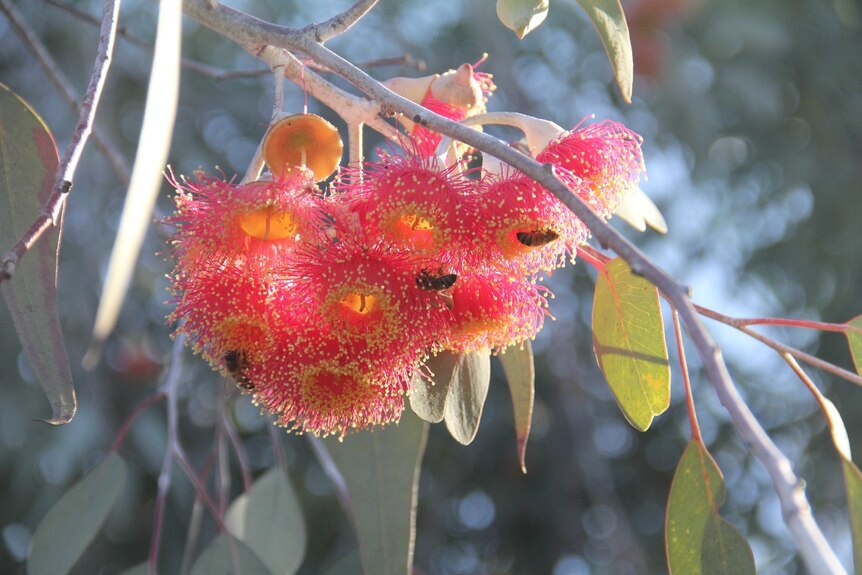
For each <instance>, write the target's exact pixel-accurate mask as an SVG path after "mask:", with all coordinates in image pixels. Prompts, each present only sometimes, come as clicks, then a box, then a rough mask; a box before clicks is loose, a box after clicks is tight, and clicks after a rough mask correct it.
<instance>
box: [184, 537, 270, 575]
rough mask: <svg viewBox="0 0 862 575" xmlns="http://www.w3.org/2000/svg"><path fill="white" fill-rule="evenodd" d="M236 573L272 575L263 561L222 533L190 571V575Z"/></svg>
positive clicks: (231, 574)
mask: <svg viewBox="0 0 862 575" xmlns="http://www.w3.org/2000/svg"><path fill="white" fill-rule="evenodd" d="M231 546H233V549H231ZM237 573H239V574H240V575H273V574H272V573H271V572H270V570H269V569H267V567H266V565H264V564H263V561H261V560H260V558H258V556H257V555H255V554H254V552H253V551H252V550H251V549H249V548H248V547H247V546H246V545H245V544H244V543H243V542H242V541H238V540H236V539H233V540H230V539H229V538H228V537H227V536H226V535H225V534H224V533H222V534H221V535H219V536H218V537H216V538H215V539H214V540H213V542H212V543H210V544H209V546H208V547H207V548H206V549H204V551H203V553H201V555H200V557H198V558H197V560H196V561H195V564H194V565H192V570H191V575H236V574H237Z"/></svg>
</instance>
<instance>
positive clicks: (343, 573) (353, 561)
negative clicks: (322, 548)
mask: <svg viewBox="0 0 862 575" xmlns="http://www.w3.org/2000/svg"><path fill="white" fill-rule="evenodd" d="M357 573H362V563H360V561H359V551H358V550H355V549H354V550H353V551H351V552H350V553H348V554H347V555H345V556H344V557H342V558H341V559H339V560H338V561H336V562H335V563H334V564H333V565H332V566H331V567H330V568H329V569H327V570H326V572H325V575H356V574H357Z"/></svg>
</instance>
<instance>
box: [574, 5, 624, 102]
mask: <svg viewBox="0 0 862 575" xmlns="http://www.w3.org/2000/svg"><path fill="white" fill-rule="evenodd" d="M578 4H580V5H581V7H582V8H583V9H584V10H586V12H587V15H588V16H589V17H590V20H592V22H593V26H595V27H596V31H597V32H598V33H599V37H600V38H601V39H602V45H603V46H604V47H605V52H607V54H608V59H609V60H610V61H611V68H613V70H614V78H616V80H617V85H618V86H619V87H620V92H621V93H622V95H623V100H625V101H626V102H628V103H631V101H632V83H633V81H634V61H633V60H632V41H631V38H629V26H628V24H627V23H626V15H625V14H624V13H623V7H622V6H620V2H619V0H578Z"/></svg>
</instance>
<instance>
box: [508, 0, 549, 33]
mask: <svg viewBox="0 0 862 575" xmlns="http://www.w3.org/2000/svg"><path fill="white" fill-rule="evenodd" d="M548 8H549V2H548V0H497V17H498V18H499V19H500V22H502V23H503V25H504V26H505V27H506V28H508V29H509V30H512V31H513V32H514V33H515V35H516V36H518V38H519V39H521V40H523V38H524V36H526V35H527V34H529V33H530V32H531V31H533V30H535V29H536V28H538V27H539V25H540V24H541V23H542V22H544V21H545V18H547V17H548Z"/></svg>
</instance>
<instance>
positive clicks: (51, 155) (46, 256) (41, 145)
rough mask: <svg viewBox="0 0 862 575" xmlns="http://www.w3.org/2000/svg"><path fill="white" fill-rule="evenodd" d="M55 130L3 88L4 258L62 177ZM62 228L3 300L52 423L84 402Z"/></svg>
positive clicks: (0, 200)
mask: <svg viewBox="0 0 862 575" xmlns="http://www.w3.org/2000/svg"><path fill="white" fill-rule="evenodd" d="M57 164H58V157H57V147H56V145H55V144H54V139H53V137H52V136H51V132H50V131H49V130H48V127H47V126H46V125H45V123H44V122H43V121H42V119H41V118H40V117H39V116H38V115H36V113H35V112H34V111H33V109H32V108H30V106H29V105H27V103H26V102H24V101H23V100H22V99H21V98H19V97H18V96H17V95H15V94H14V93H13V92H11V91H10V90H9V89H8V88H7V87H6V86H4V85H2V84H0V251H2V252H5V251H6V250H7V249H9V248H11V247H12V246H13V245H14V244H15V243H16V242H17V241H18V240H19V239H21V238H22V237H23V236H24V233H25V232H26V231H27V229H28V228H29V227H30V225H31V224H32V223H33V222H34V221H35V220H36V218H37V217H38V216H39V214H40V212H41V211H42V207H43V206H44V204H45V202H46V201H47V200H48V198H49V197H50V195H51V191H52V189H53V186H54V177H55V172H56V171H57ZM59 240H60V227H59V226H58V227H56V228H54V229H51V230H48V231H47V232H46V233H45V234H44V235H43V236H42V238H41V239H40V240H39V241H38V242H37V243H36V244H35V245H34V246H33V247H31V248H30V250H29V252H28V253H27V254H25V255H24V257H23V258H22V259H21V260H20V261H19V262H18V265H17V269H16V270H15V273H14V275H13V277H12V279H11V280H8V281H4V282H2V283H0V293H2V294H3V299H5V300H6V305H7V306H8V307H9V311H10V313H11V314H12V321H13V322H14V324H15V331H16V332H17V333H18V339H19V340H20V341H21V346H22V347H23V348H24V353H25V354H26V355H27V359H28V361H29V362H30V366H31V367H32V368H33V372H34V373H35V374H36V378H37V379H38V380H39V385H41V386H42V389H43V390H44V391H45V394H46V395H47V396H48V401H49V402H50V404H51V419H49V420H46V421H47V422H48V423H51V424H54V425H59V424H63V423H69V422H70V421H72V418H73V417H75V411H76V410H77V401H76V399H75V388H74V386H73V383H72V372H71V370H70V368H69V357H68V355H67V354H66V344H65V342H64V341H63V332H62V331H61V329H60V314H59V311H58V308H57V254H58V251H59V249H60V243H59Z"/></svg>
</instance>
